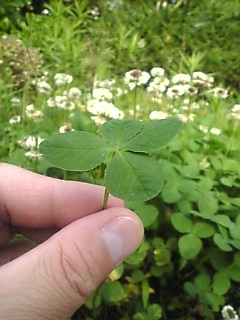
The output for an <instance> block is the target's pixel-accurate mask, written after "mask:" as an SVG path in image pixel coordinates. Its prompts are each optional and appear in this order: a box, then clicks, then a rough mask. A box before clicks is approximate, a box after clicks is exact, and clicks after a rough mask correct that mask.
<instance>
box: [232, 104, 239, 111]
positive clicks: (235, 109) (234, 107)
mask: <svg viewBox="0 0 240 320" xmlns="http://www.w3.org/2000/svg"><path fill="white" fill-rule="evenodd" d="M231 112H233V113H240V104H235V105H234V106H233V107H232V110H231Z"/></svg>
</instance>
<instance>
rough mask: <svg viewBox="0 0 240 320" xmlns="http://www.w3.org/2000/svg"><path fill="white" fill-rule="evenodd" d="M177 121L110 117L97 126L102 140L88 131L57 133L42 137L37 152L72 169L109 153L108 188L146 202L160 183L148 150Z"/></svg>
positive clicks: (161, 141) (80, 168) (94, 164)
mask: <svg viewBox="0 0 240 320" xmlns="http://www.w3.org/2000/svg"><path fill="white" fill-rule="evenodd" d="M180 124H181V122H180V121H179V120H178V119H176V118H172V119H165V120H155V121H152V122H149V123H147V124H145V125H144V124H142V123H141V122H139V121H137V120H111V121H108V122H106V123H105V124H103V125H102V126H101V127H100V129H99V131H100V135H101V136H102V138H103V139H102V138H101V137H98V136H95V135H93V134H92V133H88V132H69V133H65V134H58V135H54V136H52V137H51V138H49V139H47V140H44V141H43V142H42V143H41V145H40V152H41V153H42V154H43V156H44V158H45V159H46V160H47V161H49V163H51V164H52V165H54V166H56V167H59V168H62V169H64V170H74V171H87V170H91V169H94V168H96V167H97V166H99V165H100V164H101V163H103V162H104V161H106V159H107V158H109V157H110V155H111V158H110V161H109V160H108V162H109V163H107V167H106V171H105V185H106V188H107V191H108V192H109V193H111V194H113V195H115V196H117V197H119V198H122V199H124V200H128V201H140V200H143V201H146V200H149V199H151V198H153V197H155V196H156V195H157V194H158V193H159V192H160V191H161V189H162V186H163V178H162V171H161V167H160V165H159V163H158V162H157V161H156V160H155V159H153V158H151V157H149V154H147V153H149V152H151V153H152V152H154V151H157V150H159V148H160V147H162V146H163V145H165V144H167V143H168V142H169V141H170V140H171V139H172V138H173V137H174V136H175V135H176V133H177V132H178V130H179V129H180ZM148 139H150V141H149V140H148ZM104 140H105V141H106V142H105V141H104ZM148 141H149V142H148ZM143 153H145V154H143ZM116 181H118V183H116Z"/></svg>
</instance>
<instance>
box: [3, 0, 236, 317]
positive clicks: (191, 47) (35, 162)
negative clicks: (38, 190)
mask: <svg viewBox="0 0 240 320" xmlns="http://www.w3.org/2000/svg"><path fill="white" fill-rule="evenodd" d="M107 2H108V1H105V0H102V1H88V0H85V1H74V0H72V1H70V0H69V1H64V2H62V1H55V0H51V1H50V2H49V4H48V5H46V9H47V10H48V14H39V15H35V14H33V12H30V10H28V12H27V13H26V15H25V19H26V23H18V28H16V27H15V26H14V25H15V23H11V25H10V21H13V20H12V18H11V15H10V13H8V14H6V12H7V11H6V10H10V9H11V10H12V9H13V8H14V10H15V8H16V7H13V6H15V4H17V5H18V6H19V8H22V6H23V3H24V2H23V1H21V2H20V1H15V2H14V1H3V5H2V3H1V9H0V11H1V10H5V11H4V12H5V13H4V14H3V15H2V16H1V17H2V20H1V22H0V29H1V30H8V31H11V35H10V36H7V37H6V35H4V37H3V39H1V50H0V71H1V74H2V77H1V79H0V114H1V119H0V159H1V161H2V162H4V161H5V162H8V163H13V164H16V165H19V166H22V167H24V168H27V169H30V170H33V171H35V172H38V173H40V174H44V175H48V176H52V177H55V178H60V179H69V180H76V181H86V182H89V183H96V184H101V185H103V184H106V185H107V188H108V189H109V191H111V192H112V193H113V194H115V195H117V196H120V197H123V198H124V199H127V201H126V206H127V207H128V208H130V209H132V210H134V211H135V212H136V213H137V214H138V215H139V217H140V219H141V220H142V221H143V224H144V227H145V238H144V241H143V242H142V244H141V245H140V247H139V248H138V249H137V250H136V252H135V253H133V254H132V255H131V256H130V257H129V258H127V259H126V260H125V261H124V263H122V264H121V265H120V266H118V268H116V269H115V270H114V271H113V272H112V273H111V274H110V275H109V277H108V278H107V279H106V282H104V283H103V284H102V286H101V287H100V288H99V289H98V290H97V291H96V292H95V293H94V294H93V296H92V297H91V298H90V299H89V300H88V301H87V302H86V304H85V306H84V307H83V308H81V310H79V311H78V312H77V313H76V314H75V315H74V316H73V319H74V320H77V319H79V318H80V319H87V320H102V319H114V320H115V319H116V320H130V319H149V320H150V319H179V320H195V319H209V320H215V319H220V318H221V315H220V309H221V308H222V307H223V305H226V304H231V305H233V306H234V307H235V308H239V301H240V295H239V283H240V278H239V275H240V254H239V250H240V215H239V212H240V195H239V188H240V181H239V176H240V171H239V159H240V151H239V136H240V126H239V118H240V113H239V102H240V97H239V94H238V93H237V90H236V89H237V87H238V85H239V84H238V83H239V73H238V71H237V66H238V65H239V53H238V51H239V50H238V46H239V39H238V38H239V32H238V26H237V19H238V14H239V13H238V11H239V5H238V1H237V0H231V1H224V0H211V1H208V0H203V1H197V0H192V1H183V0H179V1H177V2H176V3H172V4H170V3H169V4H168V5H167V6H165V2H164V1H160V2H159V1H151V0H149V1H144V0H141V1H137V0H136V1H127V0H125V1H123V3H122V4H120V5H118V6H117V7H116V8H115V9H114V10H112V11H111V10H109V8H108V5H107ZM13 3H15V4H13ZM94 6H98V7H99V10H100V15H99V14H97V15H96V12H97V10H96V9H94ZM7 7H8V8H7ZM9 8H10V9H9ZM93 9H94V10H95V11H94V10H93ZM14 10H13V11H14ZM8 12H10V11H8ZM18 12H19V11H18ZM93 13H94V14H95V15H93ZM6 19H8V23H7V24H5V22H6ZM4 21H5V22H4ZM19 21H21V20H19ZM4 24H5V25H4ZM4 39H6V40H7V42H5V43H3V40H4ZM35 49H36V50H37V52H38V53H40V52H41V54H40V55H38V54H36V55H35V54H34V53H33V52H35ZM32 50H33V51H32ZM31 52H32V53H33V54H31ZM152 67H163V68H164V70H163V71H165V73H164V74H163V75H162V76H159V77H154V76H152V75H151V77H150V79H149V80H148V82H145V83H141V84H139V85H136V86H135V87H134V88H133V87H132V89H131V88H130V86H129V83H128V82H127V81H126V79H123V74H124V73H125V72H126V71H129V69H136V68H137V69H139V70H137V72H136V70H135V73H137V74H141V70H145V71H149V72H151V71H152ZM194 71H204V72H206V73H204V74H203V77H205V78H206V79H207V80H202V81H200V80H199V79H197V80H198V81H196V79H194V76H193V72H194ZM59 72H63V73H65V74H66V79H65V81H63V83H62V85H57V83H56V81H55V77H56V74H57V73H59ZM178 72H185V73H188V76H189V78H190V80H189V82H187V84H183V83H182V82H181V81H180V82H178V83H177V88H178V89H179V90H180V89H182V88H183V87H184V88H185V89H186V88H189V86H190V87H191V89H192V92H191V90H190V91H187V92H186V91H185V92H182V93H181V95H180V94H175V95H173V96H169V92H170V93H171V89H172V88H174V86H175V83H174V81H173V76H175V75H176V73H178ZM69 76H70V77H69ZM71 76H73V79H71ZM212 76H214V79H213V78H211V77H212ZM109 78H113V79H109ZM18 79H19V80H18ZM67 79H68V80H67ZM136 80H139V79H135V80H134V81H135V82H137V81H136ZM164 81H165V82H164ZM135 82H134V83H135ZM158 82H160V84H162V82H163V83H165V84H166V83H168V84H166V85H165V86H164V88H163V87H161V88H160V89H161V90H160V89H159V88H158V87H157V90H153V89H152V87H151V84H154V83H155V85H156V84H158ZM19 83H20V85H18V84H19ZM132 84H133V83H132ZM194 88H195V90H194ZM95 89H97V91H98V90H99V89H103V92H101V95H103V96H101V97H100V98H99V96H98V97H96V96H95V93H96V92H95ZM106 90H107V94H108V96H107V97H106V96H104V95H105V93H106ZM151 90H152V91H151ZM100 91H101V90H100ZM175 91H177V90H176V87H175ZM109 92H110V96H109ZM194 92H195V93H194ZM98 94H99V92H98ZM96 100H98V101H97V102H98V103H99V105H100V106H101V108H99V106H98V105H97V108H96ZM99 100H100V101H99ZM233 106H234V107H233ZM96 110H97V111H96ZM99 110H100V111H99ZM234 110H235V111H234ZM133 115H134V117H135V118H136V119H135V120H133V119H132V118H133ZM114 118H116V119H115V120H113V119H114ZM122 118H124V119H128V120H120V119H122ZM149 118H151V119H155V120H151V121H150V120H149ZM162 118H166V119H172V118H180V119H181V120H182V121H183V126H182V130H181V131H180V134H178V135H177V136H175V138H174V139H173V140H171V141H170V139H171V138H172V137H173V136H174V134H175V133H176V130H177V127H176V126H175V124H178V123H179V122H178V121H175V120H174V121H175V122H174V121H173V122H171V121H172V120H164V121H162V120H161V121H160V120H156V119H162ZM103 123H104V124H103ZM159 123H161V125H160V126H159V125H158V124H159ZM177 126H178V125H177ZM59 130H60V131H61V132H63V131H64V132H67V133H61V134H60V133H58V132H59ZM73 130H75V131H73ZM166 132H168V134H166ZM42 139H44V142H43V143H42V145H41V148H44V150H43V153H44V154H45V155H46V157H47V158H48V160H49V162H50V163H53V164H55V165H59V167H60V168H64V169H65V170H62V169H59V168H54V167H53V165H51V164H49V162H47V161H46V160H44V159H43V158H42V157H41V154H40V153H39V144H40V142H41V141H42ZM168 142H169V143H168ZM166 143H168V144H167V146H166V147H164V148H160V147H161V146H163V145H164V144H166ZM45 147H46V148H45ZM117 168H118V170H116V169H117ZM119 168H120V170H119ZM90 169H91V170H90ZM74 170H80V171H74ZM88 170H89V171H88ZM123 173H124V174H123ZM149 178H150V179H149ZM116 181H117V182H118V183H116ZM163 182H164V184H163ZM149 189H150V193H148V192H146V190H149ZM161 189H162V191H161V193H159V191H160V190H161ZM152 197H153V198H152ZM150 198H152V199H150ZM144 199H150V200H147V202H144ZM136 200H137V201H136ZM239 311H240V310H239V309H238V312H239Z"/></svg>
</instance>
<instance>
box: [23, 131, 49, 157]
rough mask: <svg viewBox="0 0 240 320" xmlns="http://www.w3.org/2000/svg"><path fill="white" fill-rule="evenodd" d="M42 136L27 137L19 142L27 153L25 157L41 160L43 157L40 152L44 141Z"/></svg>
mask: <svg viewBox="0 0 240 320" xmlns="http://www.w3.org/2000/svg"><path fill="white" fill-rule="evenodd" d="M43 140H44V139H42V138H41V137H40V136H27V137H24V138H23V139H21V140H19V141H18V145H19V146H20V147H22V148H24V149H26V150H27V151H26V152H25V156H26V157H27V158H29V159H34V160H39V159H41V157H42V155H41V153H40V152H39V145H40V143H41V142H42V141H43Z"/></svg>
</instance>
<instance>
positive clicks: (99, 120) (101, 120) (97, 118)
mask: <svg viewBox="0 0 240 320" xmlns="http://www.w3.org/2000/svg"><path fill="white" fill-rule="evenodd" d="M91 119H92V120H93V121H94V122H95V124H96V125H97V126H101V125H102V124H104V123H105V122H106V121H107V119H106V118H105V117H102V116H100V115H97V116H91Z"/></svg>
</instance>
